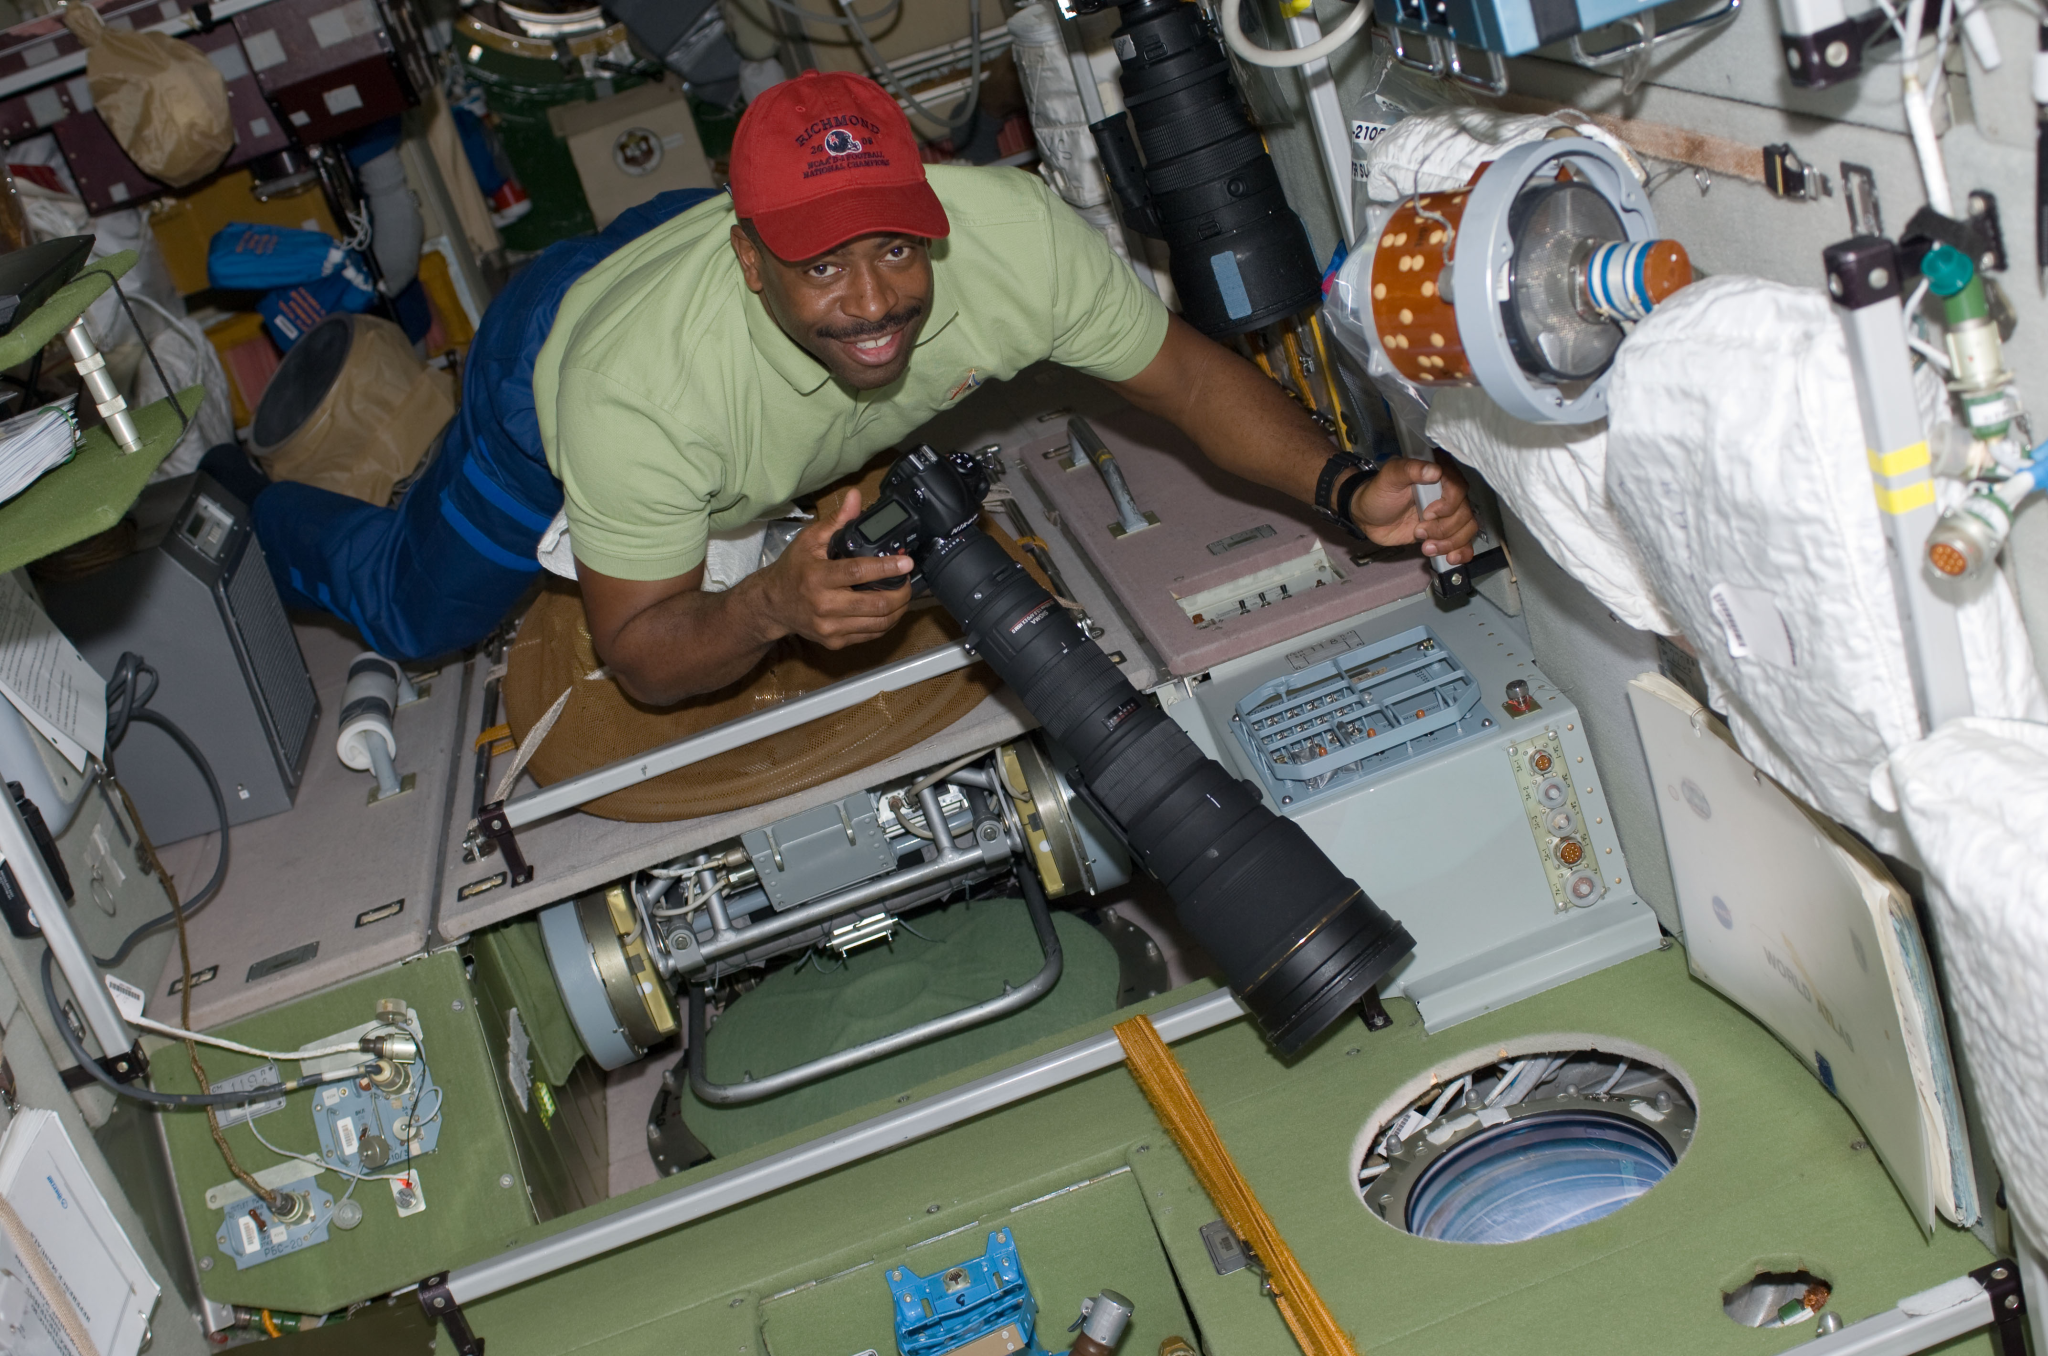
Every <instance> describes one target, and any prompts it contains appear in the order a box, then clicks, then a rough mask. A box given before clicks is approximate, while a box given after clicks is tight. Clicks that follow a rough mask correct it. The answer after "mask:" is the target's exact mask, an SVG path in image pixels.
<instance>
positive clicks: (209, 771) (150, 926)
mask: <svg viewBox="0 0 2048 1356" xmlns="http://www.w3.org/2000/svg"><path fill="white" fill-rule="evenodd" d="M145 684H146V685H145ZM157 685H158V679H157V673H156V670H155V669H153V668H151V667H150V666H149V665H148V664H147V663H145V662H143V659H142V656H140V655H138V654H136V653H134V652H133V651H132V650H131V651H129V652H127V653H125V654H123V655H122V656H121V657H120V659H118V660H116V661H115V664H114V676H113V677H111V678H109V679H107V756H106V758H105V760H104V761H105V762H106V765H107V769H108V771H109V772H115V768H114V748H115V746H116V745H117V744H119V743H120V742H121V739H122V737H123V736H125V735H126V734H127V733H128V727H129V725H131V724H133V723H134V722H135V721H138V720H139V721H141V722H142V723H143V724H145V725H154V726H156V727H157V728H158V729H159V730H162V731H163V732H164V733H165V734H167V735H169V736H170V737H171V739H172V741H173V742H174V743H176V744H177V746H178V747H179V748H181V749H183V750H184V751H185V756H186V757H187V758H190V759H191V760H192V765H193V766H194V767H196V768H198V769H199V775H200V777H201V778H202V779H203V780H204V781H205V782H206V792H207V794H208V795H209V796H211V797H213V812H214V815H215V817H216V818H217V819H218V820H219V821H220V850H219V852H218V853H217V854H216V855H215V857H214V861H213V874H212V875H210V876H208V877H207V878H206V884H204V885H202V886H200V887H199V888H198V889H197V890H195V891H193V892H192V897H191V898H190V899H187V900H186V901H185V902H184V903H183V904H182V905H179V906H178V910H179V912H182V913H183V914H184V916H185V918H186V919H187V920H188V921H189V920H190V919H191V918H192V916H193V915H194V914H196V913H198V912H199V910H200V909H201V908H203V907H205V905H206V903H207V902H208V901H209V900H211V899H212V898H213V897H214V896H215V895H217V894H219V893H220V887H221V885H222V883H223V882H224V881H225V880H226V879H227V874H228V802H227V797H226V796H223V795H222V794H221V790H220V782H219V781H218V780H217V779H216V778H215V777H214V775H213V766H212V764H210V763H208V762H207V761H206V755H205V754H203V753H201V752H200V751H199V746H198V745H197V744H195V743H193V742H192V739H191V736H189V735H187V734H186V733H185V732H184V731H183V730H181V729H179V728H178V725H177V722H175V721H173V720H172V719H171V718H170V717H168V716H166V715H163V714H162V713H161V712H157V711H152V710H150V709H149V708H148V707H147V706H146V705H145V703H147V702H148V701H149V699H150V698H151V697H154V696H155V695H156V690H157ZM116 775H117V776H118V773H116ZM136 827H137V828H138V829H141V830H142V831H143V832H144V833H147V832H148V829H147V826H145V825H143V824H142V823H141V821H140V819H138V820H137V822H136ZM177 921H178V914H177V913H173V912H171V911H169V910H166V911H165V912H164V913H162V914H160V915H158V916H157V917H155V918H152V919H150V920H149V921H148V922H146V923H144V924H142V925H141V926H140V927H138V928H136V929H135V930H134V931H133V932H131V933H129V934H128V935H127V936H126V937H124V938H122V940H121V944H120V945H119V946H118V947H116V948H114V954H113V955H111V956H94V957H93V960H95V961H96V962H98V963H99V964H100V965H102V966H104V967H105V968H107V969H110V970H111V969H113V968H114V967H115V966H117V965H119V964H120V963H121V962H123V961H125V960H127V959H128V955H129V953H130V952H132V951H133V950H134V949H135V947H136V945H137V943H139V942H141V941H142V939H143V938H145V937H147V936H149V935H150V934H151V933H152V932H156V931H157V930H159V929H161V928H166V927H169V926H170V925H171V924H173V923H175V922H177Z"/></svg>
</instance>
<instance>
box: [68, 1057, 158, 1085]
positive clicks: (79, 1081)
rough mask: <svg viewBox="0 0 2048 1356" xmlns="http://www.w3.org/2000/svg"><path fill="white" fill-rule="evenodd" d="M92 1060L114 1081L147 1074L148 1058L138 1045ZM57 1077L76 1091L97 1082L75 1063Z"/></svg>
mask: <svg viewBox="0 0 2048 1356" xmlns="http://www.w3.org/2000/svg"><path fill="white" fill-rule="evenodd" d="M94 1062H95V1063H97V1064H98V1065H99V1066H100V1067H101V1068H102V1069H105V1070H106V1071H107V1075H108V1077H110V1078H112V1079H113V1080H114V1081H115V1082H116V1083H133V1082H135V1081H136V1080H138V1079H141V1078H146V1077H148V1076H149V1060H148V1059H147V1058H145V1057H144V1055H143V1053H142V1049H141V1047H140V1046H138V1047H136V1048H135V1049H133V1050H123V1051H122V1052H121V1053H120V1054H118V1055H103V1056H101V1057H100V1058H99V1059H98V1060H96V1061H94ZM58 1077H59V1078H60V1079H61V1080H62V1081H63V1084H64V1086H65V1088H66V1089H68V1090H69V1091H71V1092H77V1091H78V1090H79V1089H80V1088H89V1087H91V1086H92V1085H93V1084H95V1083H97V1082H99V1080H98V1079H97V1078H94V1077H93V1076H92V1075H91V1074H89V1073H87V1072H86V1071H85V1069H84V1068H83V1067H82V1066H80V1065H77V1064H74V1065H72V1066H71V1067H70V1068H68V1069H66V1070H64V1072H63V1073H61V1074H59V1075H58Z"/></svg>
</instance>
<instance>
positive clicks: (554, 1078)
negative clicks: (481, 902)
mask: <svg viewBox="0 0 2048 1356" xmlns="http://www.w3.org/2000/svg"><path fill="white" fill-rule="evenodd" d="M470 950H471V951H472V953H473V954H474V955H475V956H476V957H477V960H478V962H479V964H488V965H490V966H491V967H493V969H494V970H495V971H496V977H497V978H498V979H499V980H500V981H501V982H502V984H503V986H504V989H505V995H506V998H507V999H508V1001H509V1005H510V1006H512V1007H516V1008H518V1009H519V1022H520V1025H521V1026H524V1027H525V1028H526V1038H527V1040H529V1041H530V1042H532V1048H531V1049H530V1050H529V1051H528V1052H527V1053H528V1057H529V1058H531V1059H532V1060H533V1071H534V1072H535V1073H537V1074H539V1075H540V1076H541V1077H542V1078H545V1079H546V1080H547V1081H548V1082H549V1083H551V1084H553V1085H554V1086H555V1087H558V1088H560V1087H567V1086H568V1084H569V1075H570V1073H571V1072H573V1071H574V1070H575V1068H576V1061H577V1060H579V1059H581V1058H583V1042H582V1040H581V1039H580V1038H579V1037H578V1036H577V1035H576V1024H575V1023H574V1022H573V1021H571V1020H570V1018H569V1009H568V1008H566V1007H564V1006H563V1005H562V992H561V990H560V989H557V988H556V987H555V975H554V971H552V970H551V969H549V968H548V953H547V946H546V944H545V943H544V942H542V941H541V939H540V924H539V923H537V922H535V921H534V920H533V919H531V918H522V919H519V920H518V921H516V922H512V923H507V924H505V925H504V926H503V927H496V928H491V929H489V930H487V931H485V932H480V933H478V934H477V935H476V936H475V937H474V938H472V939H471V942H470ZM479 978H481V975H480V976H479Z"/></svg>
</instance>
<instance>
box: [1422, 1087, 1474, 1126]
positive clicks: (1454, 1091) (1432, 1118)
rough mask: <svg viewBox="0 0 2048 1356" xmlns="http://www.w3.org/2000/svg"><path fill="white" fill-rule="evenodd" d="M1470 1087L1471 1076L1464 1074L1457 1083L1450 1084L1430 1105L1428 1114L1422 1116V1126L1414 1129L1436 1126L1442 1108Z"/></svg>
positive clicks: (1442, 1110) (1441, 1113)
mask: <svg viewBox="0 0 2048 1356" xmlns="http://www.w3.org/2000/svg"><path fill="white" fill-rule="evenodd" d="M1471 1086H1472V1075H1471V1074H1466V1075H1465V1076H1464V1077H1463V1078H1460V1079H1459V1080H1458V1081H1457V1082H1455V1083H1452V1084H1451V1085H1450V1086H1449V1087H1446V1088H1445V1089H1444V1090H1443V1094H1442V1095H1441V1096H1440V1097H1438V1098H1437V1099H1436V1101H1435V1102H1434V1103H1432V1104H1431V1106H1430V1108H1429V1111H1428V1113H1427V1114H1426V1115H1424V1116H1423V1118H1422V1126H1417V1127H1416V1128H1417V1129H1418V1130H1419V1129H1421V1128H1422V1127H1423V1126H1429V1125H1434V1124H1436V1118H1437V1117H1439V1116H1441V1115H1443V1114H1444V1108H1445V1107H1447V1106H1449V1105H1450V1104H1451V1099H1452V1098H1453V1097H1456V1096H1457V1095H1458V1094H1459V1093H1460V1092H1462V1091H1463V1090H1464V1089H1466V1088H1469V1087H1471Z"/></svg>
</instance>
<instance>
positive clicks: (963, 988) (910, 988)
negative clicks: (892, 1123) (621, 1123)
mask: <svg viewBox="0 0 2048 1356" xmlns="http://www.w3.org/2000/svg"><path fill="white" fill-rule="evenodd" d="M915 927H916V928H917V931H918V932H921V933H923V934H924V936H923V937H920V936H917V935H916V934H915V933H912V932H909V931H907V930H906V931H901V932H898V933H897V934H896V940H895V941H894V942H892V943H891V944H889V945H888V946H876V947H870V948H868V949H866V950H863V951H856V952H854V953H853V954H852V955H851V956H848V957H847V958H846V963H845V965H844V966H843V967H834V966H831V965H830V964H829V963H828V965H827V968H822V969H821V968H820V967H819V966H818V965H817V964H816V963H814V962H813V961H806V962H804V963H803V964H800V965H790V966H785V967H783V968H782V969H780V970H778V971H776V972H775V973H774V974H771V975H769V976H768V977H767V978H766V979H765V980H763V981H762V982H761V985H760V987H759V988H756V989H752V990H749V991H748V992H747V993H745V994H742V995H741V996H740V997H739V999H738V1000H736V1001H735V1002H734V1003H733V1004H732V1006H731V1007H729V1008H727V1009H726V1011H725V1015H724V1016H723V1017H721V1018H719V1020H718V1021H717V1022H716V1023H715V1024H714V1025H713V1026H712V1028H711V1031H710V1034H709V1036H708V1037H707V1038H706V1040H705V1042H704V1059H705V1072H706V1073H707V1074H708V1075H709V1076H710V1078H711V1080H712V1081H713V1082H714V1083H736V1082H739V1081H740V1080H741V1079H743V1078H744V1077H746V1076H747V1075H748V1074H749V1073H751V1074H753V1075H754V1076H755V1077H761V1076H763V1075H766V1074H769V1073H774V1072H779V1071H780V1070H783V1069H788V1068H793V1067H795V1066H796V1065H798V1064H801V1063H803V1062H804V1061H805V1060H810V1059H816V1058H818V1057H819V1056H820V1055H827V1054H830V1053H832V1052H833V1051H835V1050H844V1049H846V1048H847V1047H849V1046H853V1045H859V1044H861V1043H862V1042H863V1041H870V1040H874V1039H876V1038H878V1037H881V1036H887V1035H889V1034H890V1033H892V1032H895V1031H900V1030H902V1029H903V1028H904V1027H906V1026H910V1025H911V1024H913V1023H915V1022H922V1021H928V1020H930V1019H931V1018H933V1017H942V1016H944V1015H945V1014H946V1013H949V1012H953V1011H956V1010H958V1009H960V1008H964V1007H968V1006H971V1005H972V1004H975V1003H979V1002H982V1001H984V1000H986V999H990V998H994V997H996V996H997V995H998V994H1000V993H1002V992H1003V987H1004V985H1005V984H1006V983H1007V984H1012V985H1016V984H1022V983H1024V981H1026V980H1028V979H1030V978H1031V976H1032V975H1034V974H1036V973H1038V970H1039V967H1040V966H1041V965H1043V964H1044V960H1043V958H1042V956H1041V954H1040V952H1039V950H1038V939H1037V935H1036V934H1035V933H1034V932H1033V931H1032V929H1031V917H1030V915H1029V914H1028V913H1027V912H1026V911H1025V908H1024V901H1022V900H1020V899H983V900H975V901H973V902H971V903H964V904H955V905H953V906H952V907H950V908H946V909H941V910H939V911H937V912H935V913H928V914H919V915H918V917H917V920H916V923H915ZM1053 927H1054V930H1055V931H1057V932H1058V934H1059V938H1060V947H1061V950H1062V952H1063V953H1064V956H1065V968H1064V969H1063V970H1062V971H1061V972H1060V981H1059V983H1058V984H1055V985H1054V986H1053V989H1052V992H1051V993H1049V994H1047V995H1046V996H1045V997H1043V998H1041V999H1039V1000H1038V1001H1037V1002H1036V1003H1033V1004H1032V1005H1031V1006H1030V1007H1027V1008H1024V1009H1023V1010H1021V1011H1019V1012H1013V1013H1011V1014H1010V1015H1009V1016H1008V1017H1004V1018H1001V1019H1000V1020H997V1021H994V1022H989V1023H987V1024H985V1025H982V1026H978V1027H972V1028H970V1029H968V1030H966V1031H961V1032H958V1033H956V1034H954V1035H952V1036H948V1037H946V1038H945V1039H943V1040H937V1041H932V1042H930V1043H928V1044H925V1045H921V1046H918V1047H916V1048H914V1049H910V1050H905V1051H902V1052H900V1053H898V1054H894V1055H891V1056H889V1057H888V1058H887V1059H880V1060H877V1061H875V1062H874V1063H873V1064H868V1065H864V1066H862V1067H861V1068H858V1069H852V1070H849V1071H847V1072H846V1073H843V1074H840V1075H838V1076H837V1077H834V1078H828V1079H825V1080H824V1081H822V1082H818V1083H813V1084H811V1085H810V1086H809V1087H804V1088H797V1089H795V1090H794V1091H791V1092H786V1093H783V1094H782V1095H780V1096H778V1097H770V1098H768V1099H767V1100H766V1101H761V1102H755V1103H752V1104H750V1105H745V1106H726V1107H715V1106H709V1105H707V1104H705V1103H703V1102H700V1101H698V1100H697V1099H696V1097H695V1096H693V1095H691V1094H690V1093H688V1092H687V1091H686V1092H685V1093H684V1097H683V1121H684V1123H685V1124H687V1125H688V1126H689V1127H690V1130H691V1131H692V1132H693V1133H694V1134H695V1135H696V1136H697V1138H698V1139H700V1140H702V1141H703V1143H704V1147H705V1148H707V1149H709V1150H711V1152H712V1153H713V1154H715V1155H718V1156H719V1157H721V1158H723V1157H728V1156H730V1155H732V1154H736V1153H739V1152H740V1151H742V1150H744V1149H749V1148H752V1147H753V1146H754V1145H756V1144H761V1143H764V1142H766V1141H768V1140H771V1139H777V1138H779V1137H781V1136H783V1135H786V1134H788V1133H790V1132H791V1131H794V1130H798V1129H800V1128H802V1127H804V1126H807V1125H815V1124H817V1123H818V1122H819V1121H823V1120H827V1119H829V1118H831V1117H833V1116H836V1115H838V1114H840V1113H841V1112H843V1111H847V1110H849V1109H851V1108H853V1107H857V1106H863V1105H865V1104H867V1103H869V1102H872V1101H875V1100H877V1099H880V1098H884V1097H893V1096H895V1095H896V1094H897V1093H898V1092H900V1091H902V1090H903V1089H904V1088H910V1087H916V1086H917V1085H918V1084H920V1083H926V1082H929V1081H931V1080H932V1079H934V1078H940V1077H943V1076H944V1075H946V1074H949V1073H951V1072H953V1071H954V1070H955V1069H962V1068H965V1067H966V1066H968V1065H970V1064H978V1063H980V1062H981V1061H982V1060H984V1059H988V1058H990V1057H991V1056H993V1055H997V1054H999V1053H1001V1052H1002V1051H1005V1050H1014V1049H1016V1048H1017V1047H1018V1046H1020V1045H1029V1044H1030V1043H1032V1042H1033V1041H1036V1040H1039V1039H1041V1038H1043V1037H1045V1036H1049V1035H1051V1034H1053V1033H1054V1032H1057V1031H1065V1030H1066V1029H1067V1028H1069V1027H1072V1026H1078V1025H1080V1024H1081V1023H1082V1022H1086V1021H1090V1020H1092V1019H1094V1018H1097V1017H1100V1016H1102V1015H1103V1014H1104V1013H1107V1012H1109V1011H1110V1010H1111V1009H1113V1008H1114V1007H1115V1006H1116V996H1117V959H1116V951H1115V949H1114V948H1112V947H1111V946H1110V944H1109V941H1108V939H1107V938H1105V937H1104V936H1103V935H1102V934H1101V933H1099V932H1097V931H1096V930H1095V929H1094V928H1092V927H1089V926H1088V925H1087V924H1086V923H1084V922H1082V921H1081V920H1080V919H1078V918H1076V917H1075V916H1074V915H1072V914H1070V913H1055V914H1054V915H1053ZM927 939H929V940H927Z"/></svg>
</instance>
